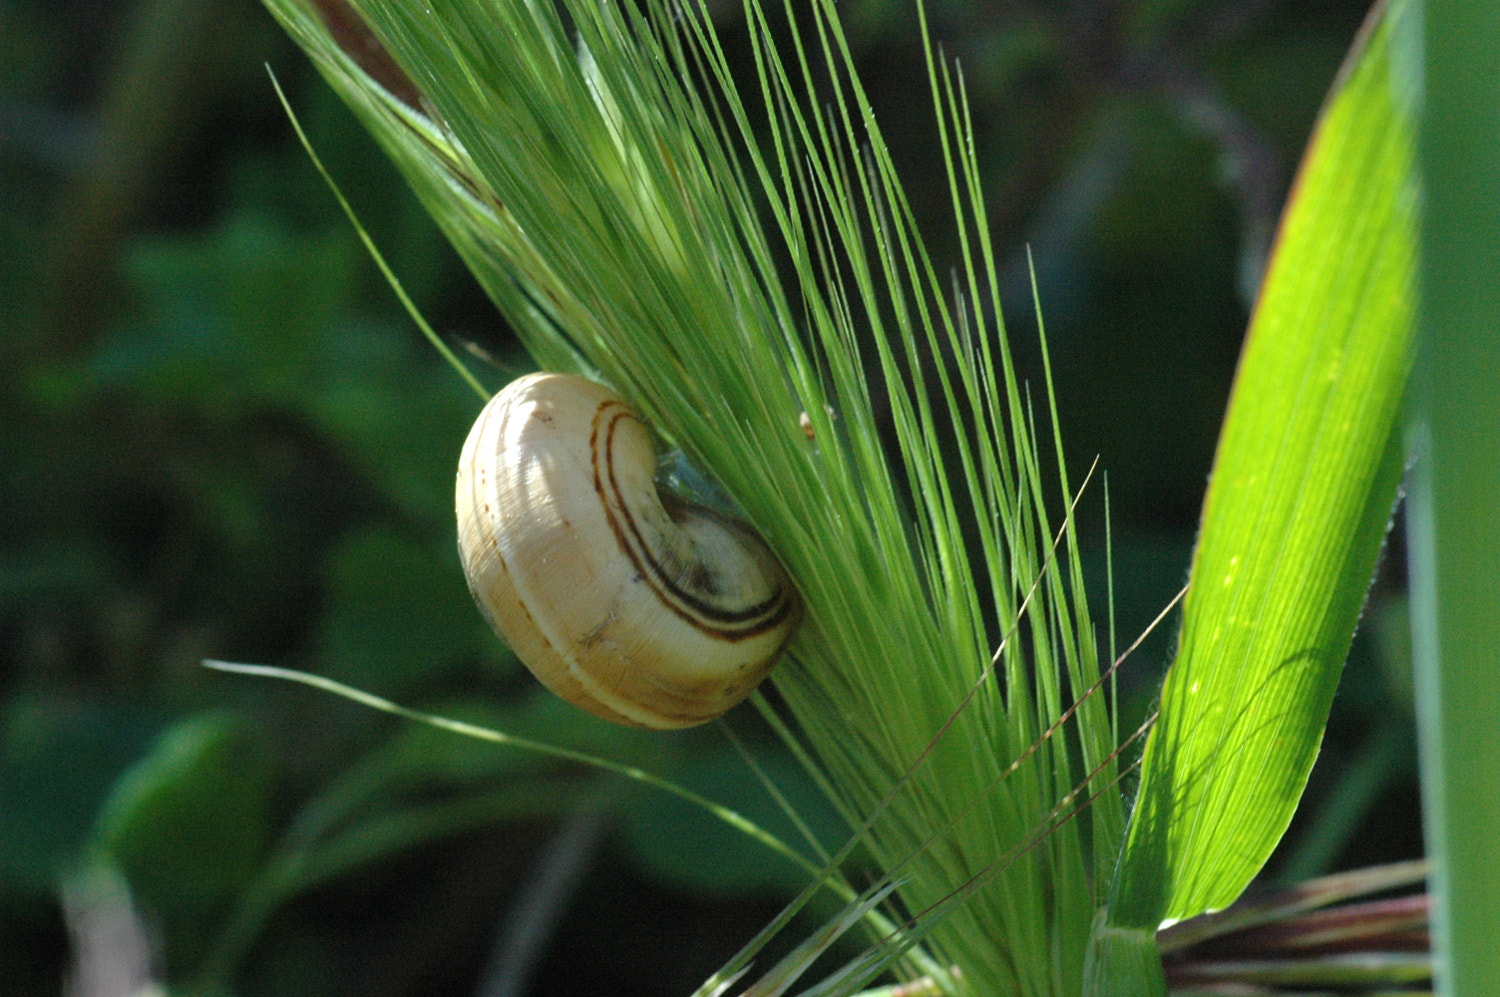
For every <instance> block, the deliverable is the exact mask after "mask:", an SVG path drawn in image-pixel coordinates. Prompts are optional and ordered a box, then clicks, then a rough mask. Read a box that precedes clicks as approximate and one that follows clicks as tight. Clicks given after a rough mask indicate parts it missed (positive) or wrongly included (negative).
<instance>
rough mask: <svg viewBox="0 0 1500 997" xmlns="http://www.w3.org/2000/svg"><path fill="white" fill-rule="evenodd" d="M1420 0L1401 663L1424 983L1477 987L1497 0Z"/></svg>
mask: <svg viewBox="0 0 1500 997" xmlns="http://www.w3.org/2000/svg"><path fill="white" fill-rule="evenodd" d="M1423 6H1424V7H1425V13H1424V14H1422V15H1421V16H1422V17H1423V18H1424V21H1423V23H1422V25H1421V29H1422V39H1421V42H1420V44H1421V45H1422V48H1423V55H1422V58H1423V62H1424V68H1425V74H1426V76H1425V84H1424V87H1423V123H1422V145H1421V152H1422V159H1421V166H1422V182H1423V189H1424V194H1425V201H1424V215H1423V231H1422V277H1423V281H1422V307H1423V316H1422V323H1421V333H1420V335H1421V346H1420V348H1419V355H1418V361H1417V363H1418V368H1417V369H1418V375H1417V395H1418V410H1417V419H1416V423H1415V427H1414V428H1415V430H1416V433H1417V435H1418V440H1419V446H1420V450H1419V453H1418V458H1419V460H1420V464H1419V466H1418V469H1417V472H1416V474H1415V475H1414V477H1415V479H1416V480H1415V483H1414V486H1413V489H1412V502H1411V520H1410V522H1411V526H1412V530H1411V551H1412V569H1413V570H1412V607H1413V621H1412V622H1413V627H1414V634H1413V647H1414V650H1415V652H1416V653H1415V655H1414V657H1415V660H1414V662H1413V665H1414V668H1415V670H1416V678H1417V682H1416V691H1417V705H1418V716H1417V719H1418V733H1419V743H1420V745H1421V761H1422V790H1423V796H1422V799H1423V804H1424V806H1423V821H1424V826H1425V829H1426V841H1427V848H1428V854H1429V855H1430V856H1431V857H1432V860H1433V879H1432V887H1433V890H1432V895H1433V929H1434V930H1433V964H1434V966H1435V967H1437V978H1436V980H1435V983H1436V992H1437V993H1439V994H1445V995H1458V994H1480V993H1493V992H1494V991H1495V987H1496V981H1497V980H1500V946H1497V945H1496V944H1495V930H1494V928H1495V925H1496V924H1500V836H1497V834H1496V831H1495V829H1496V827H1497V826H1500V752H1497V751H1496V750H1495V731H1496V727H1497V721H1496V718H1497V717H1500V667H1497V661H1496V640H1495V621H1496V619H1497V618H1500V613H1497V606H1500V599H1497V596H1496V593H1497V592H1500V476H1497V475H1496V468H1497V467H1500V361H1497V357H1500V281H1497V280H1496V277H1495V261H1496V260H1497V259H1500V157H1497V154H1496V150H1497V149H1500V115H1497V113H1496V107H1497V103H1500V65H1497V63H1496V61H1495V54H1496V53H1497V52H1500V8H1497V7H1496V6H1495V5H1494V4H1470V3H1462V2H1455V0H1426V2H1425V4H1424V5H1423ZM1413 20H1415V18H1413ZM1415 26H1416V25H1413V27H1415ZM1408 40H1409V41H1411V42H1412V43H1413V47H1415V45H1416V44H1417V43H1418V42H1417V39H1416V38H1415V37H1412V38H1409V39H1408Z"/></svg>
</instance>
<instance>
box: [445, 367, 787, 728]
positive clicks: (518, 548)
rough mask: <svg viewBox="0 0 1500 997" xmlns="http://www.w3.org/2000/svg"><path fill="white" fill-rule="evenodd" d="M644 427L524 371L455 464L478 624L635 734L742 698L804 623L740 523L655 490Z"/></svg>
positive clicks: (566, 379) (597, 399)
mask: <svg viewBox="0 0 1500 997" xmlns="http://www.w3.org/2000/svg"><path fill="white" fill-rule="evenodd" d="M655 469H656V453H655V448H654V447H653V446H652V443H651V438H650V435H649V434H648V433H647V431H646V428H645V426H643V425H642V424H641V422H640V421H639V420H638V419H637V418H636V416H635V414H634V413H632V412H631V411H630V409H629V408H627V407H626V405H625V403H624V402H623V401H622V400H621V399H620V398H619V397H618V396H616V395H615V394H614V393H613V392H611V391H609V390H608V389H606V388H604V387H601V386H600V385H598V384H595V383H593V382H592V381H589V380H586V379H585V378H582V377H577V376H573V375H566V374H532V375H529V376H527V377H523V378H520V379H519V380H517V381H514V382H512V383H511V384H510V385H509V386H508V387H506V388H505V390H504V391H502V392H500V393H499V394H498V395H496V396H495V397H494V398H493V399H491V400H490V403H489V404H488V405H487V406H486V407H485V409H484V411H483V412H482V413H480V416H479V419H478V421H476V422H475V423H474V428H473V429H472V430H471V431H470V432H469V438H468V441H467V442H466V443H465V444H464V450H463V456H462V458H461V459H460V461H459V466H458V486H457V498H456V506H457V512H458V547H459V553H460V554H461V555H462V557H463V564H464V572H465V574H466V575H467V576H468V579H469V589H470V591H471V592H473V593H474V598H475V600H476V601H477V602H478V603H479V607H480V609H481V610H482V611H483V613H484V615H485V618H486V619H488V620H489V623H490V625H491V626H492V627H494V628H495V630H496V631H497V632H498V633H499V634H500V635H501V636H502V637H503V638H504V639H505V641H506V643H508V644H509V645H510V647H511V649H512V650H514V651H515V653H516V655H517V656H518V657H519V658H520V659H521V660H522V661H523V662H524V663H525V664H526V666H527V667H528V668H530V669H531V671H532V672H533V673H534V674H535V675H536V677H537V678H538V679H540V680H541V681H542V682H543V683H544V684H545V685H547V686H548V687H549V688H550V689H552V691H554V692H556V693H557V694H558V695H560V696H562V697H563V698H564V699H566V700H569V701H570V702H572V703H575V704H576V705H578V706H581V707H583V708H584V709H585V710H588V711H589V712H590V713H594V714H596V715H598V716H601V717H604V718H606V719H609V720H615V721H618V722H620V723H626V724H632V725H635V726H640V727H655V728H671V727H688V726H691V725H693V724H697V723H702V722H703V721H705V720H710V719H712V718H713V717H716V716H718V715H719V714H721V713H723V712H724V711H725V710H728V709H729V708H730V707H731V706H733V705H735V704H736V703H738V702H739V701H740V700H742V699H744V698H745V697H746V696H747V695H749V694H750V691H751V690H752V689H754V688H755V687H756V685H758V684H759V683H760V680H761V679H762V678H764V677H765V674H766V672H768V671H769V670H770V668H771V665H772V664H774V663H775V661H776V659H777V657H779V656H780V654H781V652H782V650H783V648H784V647H785V646H786V643H787V640H788V639H789V638H790V636H791V633H792V630H793V628H794V627H795V626H796V623H797V619H798V602H797V597H796V593H795V590H794V589H793V588H792V585H791V582H790V580H789V579H788V578H787V576H786V574H785V573H784V572H783V571H782V569H781V566H780V565H779V564H778V563H777V561H776V558H775V557H774V555H772V553H771V552H770V550H769V549H768V548H767V547H766V545H765V543H764V542H763V541H762V540H761V539H760V537H759V536H758V535H756V534H755V533H754V532H753V531H751V529H750V528H749V527H748V526H746V525H745V524H743V523H740V522H738V521H736V520H733V519H730V518H729V517H727V516H724V515H721V514H719V513H717V512H714V511H713V510H710V509H707V508H704V507H701V506H697V505H694V504H691V503H688V502H685V501H683V500H681V499H679V498H676V497H675V496H671V495H667V494H659V493H658V491H657V489H656V483H655V480H654V474H655Z"/></svg>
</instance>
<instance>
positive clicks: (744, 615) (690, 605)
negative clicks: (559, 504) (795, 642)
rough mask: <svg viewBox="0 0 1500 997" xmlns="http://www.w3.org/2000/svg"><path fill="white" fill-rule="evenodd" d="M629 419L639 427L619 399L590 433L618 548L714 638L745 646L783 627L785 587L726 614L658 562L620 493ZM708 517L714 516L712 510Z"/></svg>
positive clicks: (603, 410)
mask: <svg viewBox="0 0 1500 997" xmlns="http://www.w3.org/2000/svg"><path fill="white" fill-rule="evenodd" d="M615 410H617V411H615ZM623 419H630V420H632V421H638V420H636V419H635V414H634V413H632V412H631V411H630V409H629V408H627V407H626V406H625V404H624V403H623V402H621V401H620V400H619V399H613V398H611V399H606V400H604V401H602V402H600V403H599V407H598V408H597V409H595V411H594V418H593V424H592V426H591V428H590V431H589V450H590V454H591V460H592V462H593V471H594V491H595V493H596V494H597V495H598V496H599V500H600V502H602V503H603V505H604V511H605V515H606V516H607V517H608V519H609V526H610V529H611V530H612V531H613V532H614V534H615V540H616V542H617V543H618V544H619V545H620V549H621V550H623V551H624V552H625V555H626V556H627V557H629V558H630V561H631V563H632V564H634V565H635V568H636V572H637V573H638V574H639V575H640V576H641V578H642V580H643V581H645V582H646V584H647V585H648V586H650V588H651V590H652V591H653V592H655V593H656V595H657V596H658V597H659V598H660V599H661V601H662V603H663V604H664V605H666V606H667V607H668V608H670V609H671V610H672V611H673V612H674V613H676V614H677V615H678V616H679V617H681V618H682V619H683V620H685V621H686V622H687V623H689V624H691V625H692V626H693V627H695V628H697V629H698V630H700V631H702V632H703V633H706V634H708V635H709V636H711V637H718V638H720V639H723V640H727V641H740V640H746V639H748V638H750V637H756V636H759V635H760V634H763V633H765V632H767V631H769V630H773V629H775V628H776V627H777V626H780V625H781V624H782V623H783V622H784V621H785V620H786V618H787V617H788V616H789V615H790V614H791V612H792V610H793V601H792V598H791V597H790V593H789V592H788V591H787V589H786V587H785V586H782V585H778V586H776V590H775V591H774V592H773V593H772V594H771V596H770V597H769V598H767V599H765V600H763V601H762V602H759V603H757V604H756V605H754V606H751V607H749V608H747V609H742V610H728V609H723V608H721V607H719V606H715V605H713V604H712V603H708V602H704V601H703V600H702V599H699V598H698V597H696V596H694V595H693V594H692V593H690V592H687V591H685V590H684V589H683V588H682V587H681V586H679V585H678V584H677V583H676V581H675V580H673V579H672V577H671V576H670V575H669V574H668V573H667V572H666V570H665V568H664V567H663V566H662V565H661V564H660V563H659V562H658V561H657V560H656V559H655V557H654V556H653V554H652V551H651V548H650V546H649V545H647V543H646V542H645V539H644V538H643V537H642V536H641V532H640V527H639V526H638V525H637V524H636V522H635V517H634V516H633V515H632V514H631V511H630V506H629V504H628V503H627V502H625V500H624V496H623V495H622V494H621V492H620V487H619V483H618V482H617V481H616V480H615V468H614V434H615V427H616V426H617V425H618V424H619V423H620V421H621V420H623ZM601 427H602V432H601ZM601 435H602V440H601ZM601 465H602V466H601ZM611 500H613V501H611ZM616 508H618V509H619V510H620V516H616V514H615V509H616ZM704 511H705V512H710V513H711V511H710V510H704ZM622 517H623V520H624V521H623V522H622V521H621V518H622Z"/></svg>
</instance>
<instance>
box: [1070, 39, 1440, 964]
mask: <svg viewBox="0 0 1500 997" xmlns="http://www.w3.org/2000/svg"><path fill="white" fill-rule="evenodd" d="M1376 16H1377V17H1379V15H1378V14H1377V15H1376ZM1372 24H1373V27H1372V29H1371V32H1370V34H1369V35H1368V36H1367V37H1366V38H1365V39H1363V42H1364V44H1362V45H1358V44H1357V45H1356V48H1355V52H1354V53H1353V54H1352V55H1351V57H1350V62H1349V64H1348V65H1347V66H1346V69H1345V73H1344V76H1343V77H1342V79H1341V82H1340V84H1339V85H1338V86H1337V88H1336V91H1335V94H1334V95H1333V97H1332V98H1331V100H1330V102H1329V103H1328V105H1327V106H1326V108H1325V110H1324V113H1323V116H1322V119H1321V121H1320V122H1319V125H1318V128H1317V130H1316V132H1315V133H1314V136H1313V139H1312V141H1311V144H1310V147H1309V149H1308V152H1307V155H1306V157H1305V159H1304V162H1303V164H1302V168H1301V172H1300V174H1299V176H1298V179H1297V183H1296V186H1295V188H1294V192H1293V195H1292V198H1291V201H1290V204H1289V206H1288V208H1287V211H1286V214H1285V216H1284V218H1283V220H1282V226H1281V231H1280V235H1279V238H1278V241H1277V246H1276V250H1275V253H1274V255H1273V258H1272V260H1271V264H1270V267H1269V270H1268V272H1267V275H1266V279H1265V283H1264V286H1263V288H1262V292H1261V296H1260V300H1259V302H1258V304H1257V307H1256V309H1255V314H1254V316H1253V318H1252V321H1251V326H1250V332H1249V335H1248V338H1247V341H1246V345H1245V351H1244V354H1243V356H1242V358H1241V361H1240V369H1239V372H1238V375H1237V378H1236V382H1235V386H1234V390H1233V395H1232V397H1231V400H1230V406H1229V412H1228V415H1227V418H1226V421H1225V425H1224V429H1223V433H1222V436H1221V438H1220V441H1219V449H1218V453H1217V456H1216V458H1215V464H1214V470H1213V477H1212V481H1211V483H1210V486H1209V491H1208V496H1207V498H1206V500H1205V505H1204V511H1203V520H1202V529H1201V534H1200V537H1199V542H1198V547H1197V551H1196V553H1195V555H1194V563H1193V571H1192V580H1191V587H1190V589H1189V592H1188V595H1187V599H1186V601H1185V604H1184V610H1183V625H1182V636H1181V643H1180V649H1179V652H1178V656H1177V659H1176V660H1175V662H1174V663H1173V665H1172V667H1171V670H1170V672H1169V673H1168V676H1167V679H1166V684H1165V686H1164V688H1163V690H1162V698H1161V711H1160V718H1159V720H1158V722H1157V726H1156V729H1155V730H1154V731H1153V732H1152V735H1151V738H1150V741H1149V742H1148V745H1147V748H1146V754H1145V759H1144V768H1143V774H1142V785H1141V791H1140V794H1139V798H1138V802H1137V806H1136V809H1135V812H1134V814H1133V817H1132V822H1131V827H1130V831H1129V835H1128V839H1127V844H1126V848H1125V851H1124V853H1123V856H1122V859H1121V864H1120V866H1119V868H1118V871H1117V874H1116V880H1115V883H1114V888H1113V894H1112V901H1111V909H1110V913H1109V918H1108V924H1109V926H1110V930H1112V931H1114V930H1121V929H1123V930H1133V931H1138V932H1141V933H1146V932H1154V931H1155V929H1156V928H1157V927H1158V925H1159V924H1160V923H1161V922H1162V921H1164V920H1177V919H1181V918H1186V917H1191V916H1193V915H1195V914H1198V913H1201V912H1203V911H1206V910H1213V909H1217V908H1221V907H1224V906H1225V905H1227V904H1229V903H1230V902H1231V901H1232V900H1234V898H1235V897H1236V896H1238V894H1239V893H1240V891H1241V890H1243V889H1244V887H1245V885H1246V884H1247V883H1248V882H1249V881H1250V879H1251V878H1252V877H1253V876H1254V875H1255V873H1256V872H1257V871H1258V870H1259V869H1260V868H1261V866H1262V865H1263V863H1264V862H1265V860H1266V859H1267V857H1268V856H1269V855H1270V853H1271V850H1272V849H1273V848H1274V847H1275V845H1276V843H1277V842H1278V841H1279V840H1280V838H1281V835H1282V833H1283V832H1284V831H1285V829H1286V826H1287V823H1288V822H1289V821H1290V820H1291V817H1292V813H1293V811H1294V810H1295V808H1296V806H1297V802H1298V799H1299V798H1300V796H1301V794H1302V790H1303V787H1304V785H1305V783H1306V781H1307V776H1308V772H1309V771H1310V769H1311V767H1312V764H1313V761H1314V759H1315V758H1316V756H1317V753H1318V747H1319V744H1320V743H1321V739H1322V734H1323V727H1324V724H1325V722H1326V720H1327V716H1328V709H1329V704H1330V702H1331V701H1332V698H1333V694H1334V691H1335V689H1336V688H1337V685H1338V678H1339V673H1340V671H1341V669H1342V666H1343V663H1344V658H1345V656H1346V654H1347V652H1348V649H1349V643H1350V640H1351V639H1352V636H1353V632H1354V628H1355V624H1356V622H1357V620H1358V616H1359V612H1360V608H1361V605H1362V602H1363V599H1364V595H1365V591H1366V589H1367V587H1368V584H1369V580H1370V575H1371V572H1372V570H1373V568H1374V565H1375V562H1376V558H1377V556H1378V554H1379V551H1380V547H1381V543H1382V540H1383V538H1384V535H1385V532H1386V530H1387V527H1388V523H1389V519H1390V513H1391V507H1392V502H1393V500H1394V498H1395V495H1396V488H1397V484H1398V482H1399V479H1400V475H1401V470H1402V439H1401V432H1400V416H1401V413H1402V404H1403V399H1404V397H1405V393H1406V385H1407V376H1408V372H1409V370H1410V366H1411V354H1412V314H1413V306H1414V294H1413V271H1414V266H1415V231H1414V210H1415V197H1414V194H1413V189H1412V166H1411V157H1412V138H1411V134H1410V128H1409V123H1408V122H1407V120H1406V118H1405V117H1404V116H1403V113H1402V109H1401V108H1400V107H1399V106H1398V105H1397V103H1396V102H1395V101H1393V99H1392V95H1391V92H1390V75H1391V52H1390V45H1389V37H1390V29H1389V19H1388V18H1387V19H1382V20H1377V21H1373V22H1372ZM1102 925H1103V922H1101V928H1102ZM1104 937H1105V933H1104V932H1103V931H1101V932H1100V934H1099V935H1098V936H1097V938H1096V941H1098V940H1099V939H1102V938H1104ZM1099 951H1102V949H1100V950H1099Z"/></svg>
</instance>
